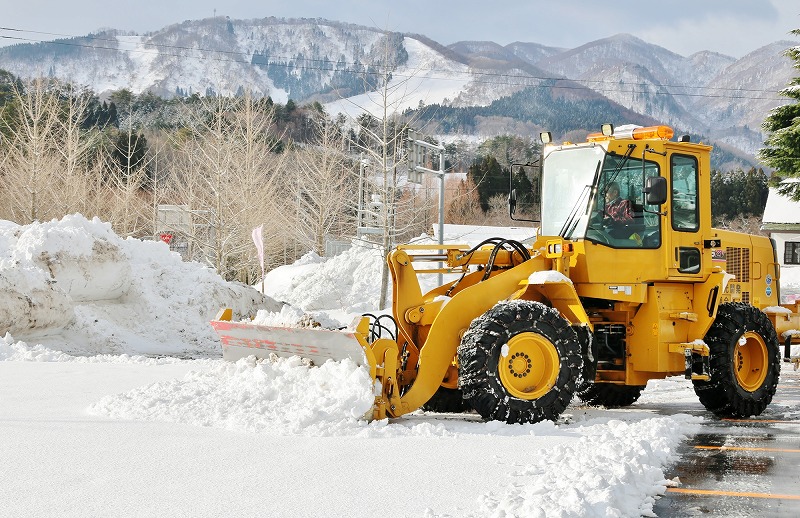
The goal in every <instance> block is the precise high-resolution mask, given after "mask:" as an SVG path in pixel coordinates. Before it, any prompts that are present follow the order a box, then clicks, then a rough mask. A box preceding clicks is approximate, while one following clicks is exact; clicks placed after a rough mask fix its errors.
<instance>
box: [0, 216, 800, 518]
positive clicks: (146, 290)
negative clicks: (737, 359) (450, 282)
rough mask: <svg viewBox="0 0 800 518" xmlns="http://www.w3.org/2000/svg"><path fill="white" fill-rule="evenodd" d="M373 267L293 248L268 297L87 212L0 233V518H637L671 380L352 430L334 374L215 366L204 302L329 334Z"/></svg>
mask: <svg viewBox="0 0 800 518" xmlns="http://www.w3.org/2000/svg"><path fill="white" fill-rule="evenodd" d="M379 264H380V257H379V256H376V255H371V254H370V252H369V250H366V249H362V248H353V249H351V250H350V251H348V252H345V253H344V254H342V255H340V256H337V257H334V258H331V259H328V260H323V259H321V258H319V257H316V256H314V255H313V254H309V255H307V256H306V257H304V258H303V259H302V260H301V261H299V262H298V263H296V264H295V265H291V266H286V267H282V268H278V269H276V270H274V271H273V272H271V273H270V274H269V275H268V277H267V279H266V292H267V294H268V295H270V296H271V298H270V297H264V296H262V295H261V294H260V293H258V292H256V291H255V290H253V289H251V288H249V287H246V286H241V285H236V284H232V283H226V282H224V281H223V280H222V279H221V278H219V277H218V276H217V275H216V274H214V273H213V272H212V271H209V270H207V269H205V268H203V267H201V266H200V265H197V264H193V263H183V262H181V261H180V258H179V257H178V256H177V254H174V253H171V252H170V251H169V250H168V248H167V246H166V245H164V244H163V243H160V242H141V241H138V240H134V239H121V238H119V237H118V236H116V235H115V234H114V233H113V232H112V231H111V229H110V227H109V226H108V225H107V224H104V223H102V222H99V221H96V220H95V221H89V220H86V219H85V218H83V217H81V216H77V215H76V216H69V217H66V218H64V219H63V220H61V221H54V222H49V223H43V224H34V225H28V226H17V225H14V224H11V223H8V222H0V334H5V337H4V338H2V339H0V477H2V483H0V502H2V503H3V504H2V510H1V511H0V515H2V516H25V517H45V516H48V517H49V516H67V517H69V516H75V517H78V516H80V517H84V516H125V517H131V516H142V517H145V516H193V517H205V516H208V517H211V516H214V517H217V516H276V517H277V516H280V517H290V516H298V517H299V516H304V517H305V516H326V517H328V516H348V517H359V516H364V517H366V516H375V515H384V516H426V517H433V516H441V517H445V516H447V517H466V516H476V517H478V516H480V517H482V516H524V517H529V516H641V515H648V514H651V510H652V505H653V502H654V499H655V498H657V497H658V495H659V494H662V493H663V492H664V491H665V488H666V487H667V486H668V485H671V484H678V483H679V482H678V481H671V480H667V479H666V478H665V476H664V470H665V467H666V466H668V464H669V463H670V462H671V461H672V460H673V459H674V458H675V451H676V448H677V446H678V445H679V444H680V442H681V441H682V440H683V438H684V437H685V436H687V435H689V434H692V433H694V432H695V431H696V430H698V428H699V426H700V424H699V423H700V422H701V418H700V417H696V416H691V415H688V414H684V413H680V410H681V409H682V408H683V407H684V405H685V408H686V409H687V412H689V413H695V414H696V413H699V412H698V411H699V410H700V407H699V404H698V403H697V401H696V398H695V397H694V394H693V392H692V389H691V386H690V385H689V384H688V383H686V382H684V381H683V380H676V379H667V380H663V381H659V382H655V383H652V382H651V383H650V384H649V385H648V388H647V390H646V391H645V392H644V394H643V396H642V398H641V399H640V401H639V402H638V403H637V404H636V405H634V406H632V407H630V408H628V409H625V410H619V411H610V410H601V409H594V408H586V407H582V406H580V405H578V404H577V402H576V403H573V406H571V407H569V408H568V409H567V411H566V413H565V414H564V416H563V419H562V420H561V421H559V423H557V424H553V423H550V422H543V423H538V424H534V425H513V426H512V425H507V424H504V423H498V422H482V421H481V420H480V419H478V418H477V417H476V416H475V415H471V414H465V415H444V414H432V413H423V412H416V413H413V414H411V415H409V416H405V417H403V418H401V419H396V420H390V421H377V422H367V421H365V420H363V419H361V416H362V415H363V414H364V412H366V411H367V410H368V409H369V406H370V403H371V398H372V392H371V386H370V381H369V377H368V375H367V374H366V373H365V372H364V371H363V370H362V369H361V368H359V367H356V366H355V365H353V364H351V363H348V362H341V363H333V362H329V363H326V364H324V365H322V366H320V367H313V368H309V367H307V366H306V365H305V364H304V363H303V362H302V361H300V360H299V359H286V360H278V361H276V362H255V361H253V360H252V359H243V360H240V361H239V362H237V363H227V362H224V361H223V360H221V350H220V348H219V344H218V342H217V339H216V337H215V336H214V334H213V332H212V331H211V328H210V326H209V325H208V320H209V319H211V318H212V317H213V316H214V314H215V312H216V310H217V309H218V308H219V307H222V306H231V307H233V308H234V309H235V311H236V312H237V313H238V314H239V315H246V314H250V315H254V314H255V313H256V311H257V310H258V309H267V310H269V311H270V312H271V314H273V315H274V318H276V319H279V318H281V315H282V318H293V317H298V316H300V315H302V314H303V311H306V312H309V313H311V314H312V316H314V317H315V318H317V319H318V320H325V319H330V321H334V320H339V321H341V319H343V318H347V317H349V316H350V315H351V314H353V313H360V312H362V311H365V310H369V309H372V308H374V307H375V303H374V302H373V301H375V300H377V289H378V288H377V286H378V285H379V283H378V281H377V277H375V273H376V272H377V270H378V267H379ZM784 279H785V277H784ZM273 299H277V300H282V301H285V302H289V303H291V304H292V307H291V308H289V307H287V306H283V305H282V304H281V303H278V302H275V300H273ZM298 308H299V309H298ZM262 317H263V314H262ZM664 407H670V408H671V410H670V411H669V412H667V414H669V415H663V414H662V413H660V412H659V409H662V408H664ZM794 410H795V409H781V408H776V409H775V410H774V412H781V411H789V412H794Z"/></svg>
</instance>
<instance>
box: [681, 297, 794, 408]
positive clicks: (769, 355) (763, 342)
mask: <svg viewBox="0 0 800 518" xmlns="http://www.w3.org/2000/svg"><path fill="white" fill-rule="evenodd" d="M705 342H706V344H707V345H708V348H709V353H710V358H709V360H710V367H711V369H710V370H711V372H710V375H711V379H710V380H708V381H694V391H695V393H696V394H697V396H698V398H699V399H700V402H701V403H702V404H703V406H704V407H706V409H708V410H710V411H711V412H714V414H716V415H718V416H720V417H750V416H753V415H759V414H760V413H761V412H763V411H764V409H765V408H766V407H767V405H769V403H770V402H771V401H772V396H774V395H775V389H776V387H777V385H778V377H779V376H780V368H781V363H780V361H781V358H780V351H779V348H778V336H777V335H776V334H775V329H774V328H773V327H772V323H771V322H770V320H769V318H768V317H767V316H766V315H765V314H764V313H763V312H761V311H760V310H759V309H758V308H755V307H753V306H750V305H748V304H743V303H739V302H736V303H728V304H722V305H720V307H719V309H718V310H717V318H716V320H714V323H713V324H712V325H711V328H710V329H709V330H708V333H707V334H706V336H705Z"/></svg>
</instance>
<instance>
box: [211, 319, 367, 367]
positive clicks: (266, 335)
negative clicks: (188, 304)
mask: <svg viewBox="0 0 800 518" xmlns="http://www.w3.org/2000/svg"><path fill="white" fill-rule="evenodd" d="M230 318H231V312H230V310H229V309H223V310H222V311H220V313H219V314H218V315H217V318H216V319H215V320H212V321H211V325H212V326H213V327H214V330H215V331H216V332H217V334H218V335H219V338H220V341H221V342H222V357H223V358H224V359H225V360H229V361H237V360H239V359H240V358H245V357H247V356H255V357H256V358H262V359H266V358H269V357H270V355H271V354H275V355H277V356H280V357H291V356H299V357H301V358H308V359H309V360H311V361H312V362H313V363H314V365H322V364H323V363H325V361H327V360H334V361H341V360H344V359H350V360H352V361H353V362H355V363H356V364H357V365H360V366H370V367H374V365H371V364H370V361H369V360H368V354H370V353H371V351H370V352H369V353H367V351H368V350H369V346H368V345H367V343H366V341H364V340H363V338H362V339H361V340H359V334H360V333H359V331H353V330H347V331H331V330H328V329H309V328H292V327H272V326H263V325H256V324H251V323H248V322H232V321H231V320H230Z"/></svg>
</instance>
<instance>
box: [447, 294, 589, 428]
mask: <svg viewBox="0 0 800 518" xmlns="http://www.w3.org/2000/svg"><path fill="white" fill-rule="evenodd" d="M458 360H459V365H460V370H459V378H458V379H459V388H460V389H461V390H462V391H463V393H464V398H465V399H466V400H467V401H468V402H469V404H470V406H471V407H472V408H473V409H475V410H476V411H477V412H478V413H479V414H480V415H481V416H482V417H483V418H484V419H487V420H498V421H505V422H507V423H535V422H538V421H543V420H546V419H549V420H551V421H555V420H556V419H558V416H560V415H561V413H562V412H563V411H564V409H565V408H566V407H567V405H568V404H569V402H570V400H571V399H572V396H573V394H574V393H575V381H576V379H577V378H578V376H579V374H580V371H581V367H582V357H581V347H580V343H579V341H578V336H577V335H576V334H575V330H574V329H573V328H572V327H571V326H570V324H569V322H567V321H566V320H565V319H564V318H563V317H561V315H560V314H559V313H558V311H556V310H555V309H553V308H548V307H547V306H545V305H544V304H541V303H539V302H532V301H526V300H513V301H508V302H501V303H499V304H497V305H496V306H495V307H493V308H492V309H490V310H489V311H487V312H486V313H485V314H484V315H482V316H481V317H478V318H477V319H475V320H474V321H473V322H472V324H471V325H470V327H469V329H468V330H467V332H466V333H465V334H464V337H463V339H462V340H461V345H459V347H458Z"/></svg>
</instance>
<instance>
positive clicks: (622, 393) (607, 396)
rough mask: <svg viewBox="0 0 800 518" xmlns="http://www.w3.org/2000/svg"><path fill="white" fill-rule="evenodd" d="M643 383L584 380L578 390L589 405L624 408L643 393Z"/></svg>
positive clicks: (581, 398)
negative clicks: (624, 383)
mask: <svg viewBox="0 0 800 518" xmlns="http://www.w3.org/2000/svg"><path fill="white" fill-rule="evenodd" d="M643 390H644V387H643V386H641V385H614V384H611V383H592V382H584V383H582V384H581V386H579V387H578V390H577V391H576V392H577V394H578V398H580V400H581V401H583V402H584V403H586V404H587V405H600V406H604V407H606V408H622V407H626V406H630V405H632V404H634V403H635V402H636V401H637V400H638V399H639V396H641V395H642V391H643Z"/></svg>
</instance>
